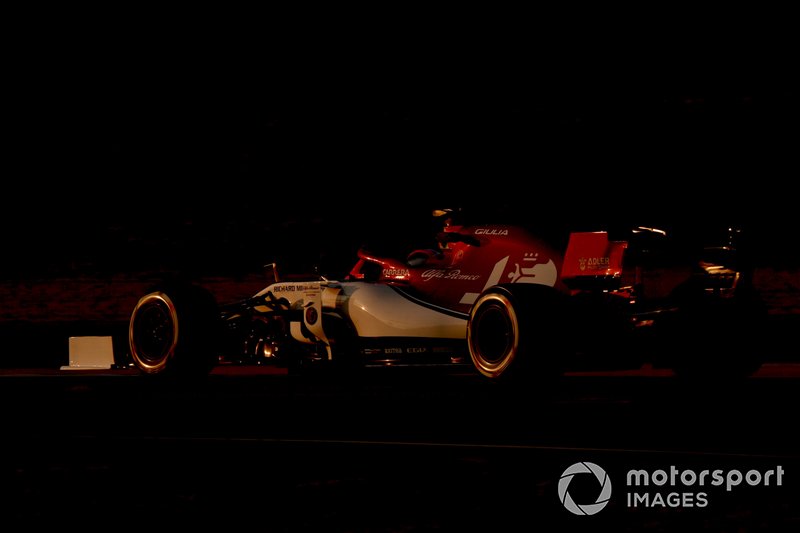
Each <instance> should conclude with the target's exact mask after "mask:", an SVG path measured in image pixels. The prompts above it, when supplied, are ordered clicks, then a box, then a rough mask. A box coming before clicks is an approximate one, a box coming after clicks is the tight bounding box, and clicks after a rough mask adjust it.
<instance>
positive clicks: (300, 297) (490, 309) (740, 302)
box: [129, 210, 764, 380]
mask: <svg viewBox="0 0 800 533" xmlns="http://www.w3.org/2000/svg"><path fill="white" fill-rule="evenodd" d="M435 215H437V216H441V217H442V219H444V220H446V222H445V223H443V226H442V230H443V231H441V232H440V233H439V234H438V235H437V240H436V244H434V245H433V247H432V248H424V249H418V250H413V251H411V253H409V254H407V255H406V256H404V257H391V256H382V255H376V254H373V253H370V251H368V250H366V249H363V248H362V249H360V250H359V251H358V259H357V261H356V262H355V265H354V266H353V267H352V269H351V270H350V272H349V273H348V274H347V275H344V276H342V279H339V280H331V279H325V278H324V277H322V276H305V277H299V278H298V277H292V278H286V279H284V278H282V277H281V276H279V275H278V271H277V268H276V267H275V266H274V265H272V267H273V268H272V269H271V274H272V277H273V278H274V279H273V280H272V282H271V283H269V284H268V285H267V286H266V287H265V288H264V289H263V290H261V291H259V292H258V293H257V294H255V295H253V296H252V297H250V298H247V299H245V300H244V301H239V302H235V303H230V304H227V305H223V306H218V305H217V303H216V302H215V301H214V299H213V298H212V297H211V295H210V293H208V292H207V291H205V290H204V289H202V288H201V287H198V286H196V285H189V284H166V285H164V286H162V287H158V288H154V290H153V291H152V292H150V293H149V294H146V295H145V296H144V297H142V298H141V299H140V300H139V302H138V304H137V305H136V307H135V309H134V310H133V312H132V315H131V318H130V324H129V345H130V355H131V358H132V361H133V363H134V364H135V366H136V367H138V368H139V369H140V370H141V371H142V372H144V373H146V374H162V373H165V374H186V373H198V372H199V373H204V372H208V371H209V370H210V369H211V368H212V367H213V366H214V365H216V364H219V363H220V362H236V363H250V364H267V363H269V364H278V365H284V366H286V367H288V368H290V369H295V370H296V369H303V368H307V367H309V366H310V365H333V366H336V367H339V368H358V367H363V366H372V365H383V366H388V365H465V366H468V367H472V368H474V369H475V371H477V372H478V373H480V374H481V375H483V376H486V377H487V378H489V379H493V380H497V379H505V378H509V377H512V376H527V377H529V378H545V377H550V376H555V375H559V374H560V373H562V372H564V371H565V370H569V369H581V368H591V369H599V368H624V367H635V366H637V365H638V366H641V364H642V363H643V362H647V360H646V359H644V358H645V357H652V359H651V361H653V362H655V363H657V364H659V365H662V366H665V365H668V366H671V367H673V368H674V369H676V370H677V371H679V372H681V373H686V374H691V375H698V374H700V375H736V376H741V375H748V374H749V373H752V372H754V371H755V370H756V369H757V368H758V367H759V362H758V359H757V357H755V356H756V355H757V352H756V350H755V349H753V346H751V343H752V342H754V340H755V339H756V338H757V334H758V333H757V332H758V328H759V324H760V321H761V318H762V317H763V315H764V313H763V306H761V305H760V303H759V299H758V297H757V295H756V293H755V291H754V290H753V287H752V283H751V281H750V278H749V276H748V274H747V271H746V269H745V268H743V267H742V266H741V261H740V257H739V254H738V251H737V248H736V246H735V241H734V239H733V238H731V239H728V240H726V241H725V242H722V243H717V244H719V245H718V246H713V247H711V246H705V247H703V248H702V249H700V250H699V251H698V254H697V255H694V256H692V257H691V258H690V260H687V261H683V262H682V261H681V260H682V259H684V256H683V255H680V256H679V254H675V253H673V251H672V250H673V249H672V248H671V246H672V245H671V241H670V238H669V236H668V235H666V233H665V232H664V231H661V230H659V229H656V228H647V227H637V228H634V229H632V230H629V231H628V232H627V234H626V235H624V238H617V237H616V236H611V235H610V234H609V232H607V231H588V232H572V233H570V234H569V237H568V239H567V244H566V246H565V250H564V251H563V253H561V252H560V251H559V250H557V249H555V247H554V246H553V245H551V244H549V243H548V242H545V240H543V239H540V238H537V237H536V236H534V235H533V234H532V233H531V232H530V231H528V230H526V229H524V228H523V227H521V226H516V225H498V224H461V223H458V222H457V221H456V220H454V218H453V217H454V216H455V213H454V212H452V211H449V210H441V211H438V212H436V213H435ZM731 236H733V233H732V234H731Z"/></svg>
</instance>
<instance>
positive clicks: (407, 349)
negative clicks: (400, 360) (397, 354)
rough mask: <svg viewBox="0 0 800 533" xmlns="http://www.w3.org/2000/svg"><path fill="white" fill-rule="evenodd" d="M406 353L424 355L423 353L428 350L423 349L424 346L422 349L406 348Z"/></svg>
mask: <svg viewBox="0 0 800 533" xmlns="http://www.w3.org/2000/svg"><path fill="white" fill-rule="evenodd" d="M406 351H407V352H408V353H425V352H427V351H428V349H427V348H425V347H424V346H423V347H411V348H406Z"/></svg>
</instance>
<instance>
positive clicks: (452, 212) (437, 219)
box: [433, 209, 462, 249]
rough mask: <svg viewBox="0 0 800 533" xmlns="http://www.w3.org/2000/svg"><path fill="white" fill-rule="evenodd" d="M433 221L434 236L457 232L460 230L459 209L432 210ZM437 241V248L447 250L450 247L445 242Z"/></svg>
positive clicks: (447, 242) (442, 240)
mask: <svg viewBox="0 0 800 533" xmlns="http://www.w3.org/2000/svg"><path fill="white" fill-rule="evenodd" d="M433 221H434V234H435V235H438V234H439V233H442V232H444V233H451V232H457V231H459V230H461V228H462V224H461V209H434V210H433ZM437 241H438V242H439V248H442V249H447V248H449V247H450V243H449V241H447V240H444V239H437Z"/></svg>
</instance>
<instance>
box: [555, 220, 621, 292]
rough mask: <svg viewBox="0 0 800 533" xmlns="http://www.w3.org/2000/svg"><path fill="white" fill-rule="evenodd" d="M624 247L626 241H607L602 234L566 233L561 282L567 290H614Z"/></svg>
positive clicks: (604, 233) (604, 234) (617, 280)
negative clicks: (567, 239)
mask: <svg viewBox="0 0 800 533" xmlns="http://www.w3.org/2000/svg"><path fill="white" fill-rule="evenodd" d="M627 247H628V243H627V241H610V240H609V239H608V233H607V232H605V231H596V232H573V233H570V236H569V243H568V244H567V251H566V253H565V254H564V263H563V265H562V267H561V280H562V281H563V282H564V284H565V285H567V286H568V287H569V288H571V289H582V288H614V287H615V286H616V285H618V283H619V280H620V278H621V276H622V257H623V254H624V252H625V249H626V248H627Z"/></svg>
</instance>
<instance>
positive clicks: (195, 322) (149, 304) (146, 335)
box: [128, 286, 219, 375]
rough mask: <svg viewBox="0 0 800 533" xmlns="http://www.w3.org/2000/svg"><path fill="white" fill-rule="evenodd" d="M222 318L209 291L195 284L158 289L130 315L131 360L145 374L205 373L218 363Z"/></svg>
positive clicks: (142, 300) (143, 299)
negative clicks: (218, 336)
mask: <svg viewBox="0 0 800 533" xmlns="http://www.w3.org/2000/svg"><path fill="white" fill-rule="evenodd" d="M218 321H219V315H218V314H217V312H216V304H215V302H214V299H213V297H212V296H211V294H209V293H208V292H207V291H205V290H203V289H201V288H199V287H196V286H175V287H172V286H169V287H164V288H159V289H155V290H153V291H152V292H149V293H148V294H146V295H145V296H143V297H142V298H141V299H140V300H139V302H138V303H137V304H136V307H135V308H134V310H133V312H132V313H131V318H130V322H129V325H128V344H129V348H130V355H131V359H132V361H133V363H134V365H135V366H136V367H137V368H138V369H139V370H141V371H142V372H144V373H145V374H173V375H175V374H180V375H197V374H204V373H207V372H209V371H210V370H211V368H212V367H213V366H214V364H215V362H216V353H215V352H216V346H217V342H216V341H217V338H216V334H217V332H218Z"/></svg>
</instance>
